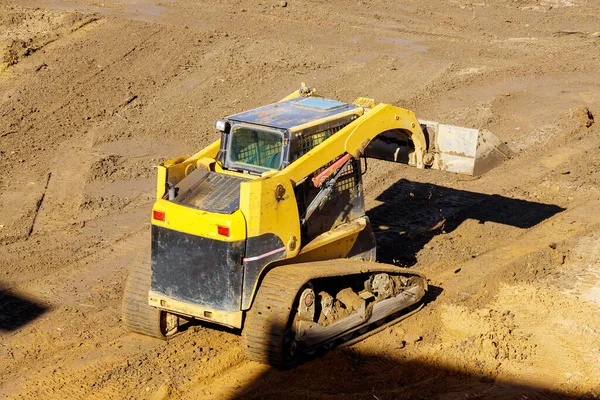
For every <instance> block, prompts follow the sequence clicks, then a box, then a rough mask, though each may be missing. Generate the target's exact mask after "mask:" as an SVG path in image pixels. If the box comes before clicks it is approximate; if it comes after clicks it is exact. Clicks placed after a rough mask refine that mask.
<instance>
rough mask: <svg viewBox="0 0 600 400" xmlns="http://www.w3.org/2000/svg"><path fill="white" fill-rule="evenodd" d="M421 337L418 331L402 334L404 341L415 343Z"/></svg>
mask: <svg viewBox="0 0 600 400" xmlns="http://www.w3.org/2000/svg"><path fill="white" fill-rule="evenodd" d="M422 339H423V336H421V335H419V334H418V333H407V334H406V335H404V342H406V343H417V342H420V341H421V340H422Z"/></svg>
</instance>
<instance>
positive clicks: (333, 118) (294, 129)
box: [216, 97, 362, 175]
mask: <svg viewBox="0 0 600 400" xmlns="http://www.w3.org/2000/svg"><path fill="white" fill-rule="evenodd" d="M361 114H362V108H360V107H357V106H355V105H352V104H348V103H343V102H341V101H337V100H330V99H324V98H320V97H298V98H293V99H289V100H286V101H283V102H280V103H274V104H269V105H267V106H264V107H260V108H256V109H254V110H250V111H246V112H242V113H239V114H235V115H231V116H229V117H227V118H225V119H222V120H218V121H217V124H216V126H217V129H218V130H220V131H221V148H220V150H219V154H218V156H217V159H218V160H219V161H220V162H221V164H222V165H223V168H224V169H227V170H232V171H238V172H244V173H248V174H252V175H261V174H263V173H264V172H267V171H271V170H281V169H283V168H285V167H286V166H288V165H289V164H291V163H292V162H294V161H295V160H296V159H298V158H300V157H301V156H302V155H304V154H305V153H307V152H308V151H310V150H311V149H312V148H314V147H315V146H317V145H318V144H320V143H322V142H323V141H324V140H325V139H327V138H328V137H330V136H331V135H333V134H334V133H335V132H337V131H339V130H340V129H341V128H343V127H344V126H346V125H347V124H349V123H350V122H352V121H353V120H354V119H356V118H358V117H359V116H360V115H361Z"/></svg>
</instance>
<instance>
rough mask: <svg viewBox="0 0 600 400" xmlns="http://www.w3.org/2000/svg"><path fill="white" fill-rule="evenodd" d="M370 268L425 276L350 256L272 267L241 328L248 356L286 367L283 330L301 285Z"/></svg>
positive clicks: (362, 271)
mask: <svg viewBox="0 0 600 400" xmlns="http://www.w3.org/2000/svg"><path fill="white" fill-rule="evenodd" d="M368 272H390V273H396V274H398V273H404V274H408V275H412V276H421V277H422V275H420V274H419V273H416V272H415V271H412V270H408V269H406V268H399V267H395V266H390V265H386V264H379V263H374V262H365V261H360V260H350V259H340V260H329V261H320V262H313V263H303V264H292V265H285V266H281V267H277V268H275V269H273V270H271V271H269V272H268V273H267V275H266V276H265V277H264V279H263V280H262V283H261V284H260V287H259V290H258V293H257V294H256V297H255V299H254V304H253V305H252V308H251V309H250V310H249V311H248V312H247V314H246V321H245V324H244V330H243V332H242V345H243V348H244V352H245V354H246V358H248V359H250V360H254V361H258V362H261V363H265V364H271V365H275V366H278V367H286V366H287V365H286V362H285V359H284V358H283V353H284V351H283V346H284V340H285V337H284V334H285V331H286V328H287V325H288V320H289V316H290V314H291V311H292V307H293V305H294V301H295V299H296V296H297V295H298V292H299V291H300V289H301V288H302V286H304V284H306V283H307V282H308V281H310V280H312V279H318V278H326V277H333V276H343V275H354V274H360V273H368ZM425 289H426V287H425ZM386 325H387V324H386Z"/></svg>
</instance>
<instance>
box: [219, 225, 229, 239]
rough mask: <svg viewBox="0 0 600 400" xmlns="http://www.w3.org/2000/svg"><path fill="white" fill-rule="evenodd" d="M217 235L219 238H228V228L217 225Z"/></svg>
mask: <svg viewBox="0 0 600 400" xmlns="http://www.w3.org/2000/svg"><path fill="white" fill-rule="evenodd" d="M217 233H218V234H219V235H221V236H226V237H229V227H228V226H221V225H217Z"/></svg>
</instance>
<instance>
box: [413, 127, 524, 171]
mask: <svg viewBox="0 0 600 400" xmlns="http://www.w3.org/2000/svg"><path fill="white" fill-rule="evenodd" d="M419 123H420V124H421V129H422V130H423V132H424V133H425V135H426V136H427V137H428V139H429V148H430V152H431V153H432V154H433V163H432V164H431V168H433V169H439V170H442V171H450V172H456V173H459V174H467V175H473V176H477V175H481V174H483V173H485V172H487V171H489V170H490V169H492V168H494V167H496V166H498V165H499V164H501V163H502V162H503V161H504V160H506V159H508V158H511V157H512V156H513V154H514V153H513V152H512V151H511V150H510V149H509V148H508V146H506V145H505V144H504V143H503V142H501V141H500V139H498V138H497V137H496V136H495V135H494V134H493V133H491V132H489V131H487V130H483V129H472V128H463V127H460V126H453V125H444V124H440V123H438V122H432V121H419ZM430 158H431V157H430ZM430 161H431V160H430Z"/></svg>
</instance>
